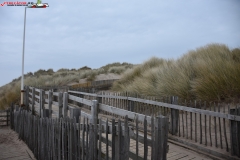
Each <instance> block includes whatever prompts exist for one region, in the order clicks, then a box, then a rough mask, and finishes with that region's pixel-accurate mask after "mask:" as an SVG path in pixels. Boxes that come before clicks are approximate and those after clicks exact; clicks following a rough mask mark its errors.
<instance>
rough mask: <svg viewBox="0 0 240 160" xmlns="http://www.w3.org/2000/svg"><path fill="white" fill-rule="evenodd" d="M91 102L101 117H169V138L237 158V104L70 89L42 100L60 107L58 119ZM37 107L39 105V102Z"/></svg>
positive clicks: (239, 117)
mask: <svg viewBox="0 0 240 160" xmlns="http://www.w3.org/2000/svg"><path fill="white" fill-rule="evenodd" d="M33 90H35V89H34V88H32V87H30V92H29V97H30V98H29V100H31V96H32V95H33V94H32V92H33ZM37 92H39V93H40V90H38V89H37ZM43 92H44V91H43ZM39 93H37V96H36V97H34V96H33V97H34V99H35V100H36V101H40V96H38V95H39ZM49 94H50V95H49ZM51 94H52V95H53V96H51ZM64 95H65V96H64ZM48 97H49V98H48ZM64 97H65V98H64ZM66 97H67V98H66ZM51 98H52V99H53V101H52V102H51ZM64 99H65V100H64ZM94 99H97V100H98V102H99V114H100V115H104V117H106V116H109V117H115V118H120V119H121V118H122V119H123V118H124V116H125V115H126V113H134V114H133V115H132V117H131V116H128V118H129V117H130V118H129V119H130V121H132V122H134V119H135V118H134V117H135V116H134V115H135V114H140V115H146V116H147V117H149V118H148V119H149V120H150V118H151V117H156V116H158V115H164V116H167V117H169V124H170V125H169V132H170V133H171V136H169V138H170V139H172V140H175V141H178V142H181V143H184V144H186V145H189V146H191V147H195V148H197V149H198V150H201V151H204V152H207V153H210V154H212V155H215V156H218V157H221V158H226V159H229V158H230V159H234V158H236V156H237V157H240V153H239V152H240V139H239V138H240V136H239V135H240V131H239V128H240V126H239V125H240V112H239V109H238V108H239V107H237V106H236V105H235V106H233V105H220V104H214V103H213V104H206V103H204V102H197V101H192V102H188V103H187V102H185V103H184V104H185V105H184V104H182V103H181V105H178V103H179V102H178V99H177V97H171V98H166V97H165V98H158V99H156V98H155V97H151V98H148V99H144V97H137V96H136V95H132V94H129V93H111V92H100V93H98V94H92V93H85V92H79V91H73V90H68V93H67V92H66V93H58V92H51V91H46V92H45V100H44V101H45V102H46V103H47V105H49V104H53V105H55V106H58V107H59V108H58V107H57V109H56V110H54V109H53V112H55V113H58V117H61V115H62V114H63V112H64V110H66V109H64V108H71V107H73V106H75V107H81V109H82V111H83V112H86V113H87V112H89V110H90V109H91V108H90V107H89V105H86V104H84V103H82V102H84V101H85V102H87V101H90V100H94ZM54 100H55V101H54ZM33 103H34V102H33ZM33 103H30V104H31V105H32V104H33ZM42 104H43V103H42ZM37 105H39V106H40V103H38V104H37ZM64 106H67V107H64ZM43 107H44V106H42V107H39V108H43ZM48 108H50V106H49V107H48ZM50 110H51V109H50ZM66 114H67V113H66ZM139 126H140V127H142V126H143V124H142V123H141V122H140V123H139ZM206 146H208V147H206ZM231 155H233V156H231ZM234 155H235V156H234Z"/></svg>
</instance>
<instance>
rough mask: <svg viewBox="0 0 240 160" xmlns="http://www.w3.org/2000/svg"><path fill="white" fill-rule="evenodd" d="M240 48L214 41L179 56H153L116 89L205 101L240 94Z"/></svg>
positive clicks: (126, 74) (125, 76)
mask: <svg viewBox="0 0 240 160" xmlns="http://www.w3.org/2000/svg"><path fill="white" fill-rule="evenodd" d="M239 81H240V49H239V48H236V49H233V50H230V49H229V48H228V47H227V46H226V45H223V44H210V45H206V46H204V47H200V48H197V49H196V50H191V51H189V52H188V53H186V54H185V55H183V56H182V57H181V58H179V59H177V60H164V59H160V58H156V57H153V58H151V59H150V60H148V61H146V62H145V63H143V64H141V65H139V66H137V67H135V68H134V69H132V70H131V71H128V72H126V73H124V74H123V76H122V78H121V79H120V80H119V81H117V82H115V83H114V85H113V87H112V90H113V91H128V92H133V93H136V94H141V95H147V96H157V97H162V96H172V95H175V96H178V97H179V98H181V99H186V100H191V99H198V100H203V101H235V100H236V99H239V98H240V83H239Z"/></svg>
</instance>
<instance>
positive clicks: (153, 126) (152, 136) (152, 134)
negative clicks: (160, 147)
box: [151, 116, 155, 160]
mask: <svg viewBox="0 0 240 160" xmlns="http://www.w3.org/2000/svg"><path fill="white" fill-rule="evenodd" d="M154 128H155V125H154V118H153V116H152V118H151V143H152V144H151V160H154V154H155V147H154V141H155V139H154Z"/></svg>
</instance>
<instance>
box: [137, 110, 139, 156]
mask: <svg viewBox="0 0 240 160" xmlns="http://www.w3.org/2000/svg"><path fill="white" fill-rule="evenodd" d="M138 156H139V153H138V115H136V159H137V160H138Z"/></svg>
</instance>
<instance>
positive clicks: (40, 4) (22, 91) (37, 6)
mask: <svg viewBox="0 0 240 160" xmlns="http://www.w3.org/2000/svg"><path fill="white" fill-rule="evenodd" d="M46 7H49V5H48V3H41V1H39V0H38V2H37V3H31V4H29V5H28V6H27V7H25V12H24V29H23V50H22V78H21V106H24V102H23V95H24V92H25V91H24V52H25V32H26V12H27V8H46Z"/></svg>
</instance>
